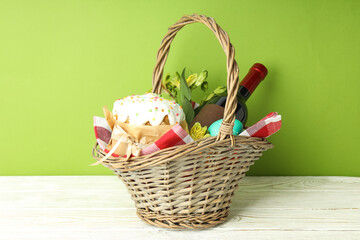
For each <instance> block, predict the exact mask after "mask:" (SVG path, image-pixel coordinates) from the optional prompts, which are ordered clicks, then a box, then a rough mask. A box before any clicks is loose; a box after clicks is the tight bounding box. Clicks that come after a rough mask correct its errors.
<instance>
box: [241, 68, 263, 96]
mask: <svg viewBox="0 0 360 240" xmlns="http://www.w3.org/2000/svg"><path fill="white" fill-rule="evenodd" d="M266 75H267V69H266V68H265V66H264V65H262V64H260V63H255V64H254V65H253V66H252V67H251V68H250V70H249V72H248V74H247V75H246V76H245V77H244V79H243V80H242V81H241V83H240V86H239V91H238V95H240V97H241V98H243V99H244V101H246V100H248V99H249V97H250V96H251V94H252V93H253V92H254V90H255V89H256V87H257V86H258V85H259V84H260V82H261V81H262V80H264V78H265V77H266Z"/></svg>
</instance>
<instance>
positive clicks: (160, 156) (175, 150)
mask: <svg viewBox="0 0 360 240" xmlns="http://www.w3.org/2000/svg"><path fill="white" fill-rule="evenodd" d="M233 140H234V144H231V142H232V139H230V138H225V139H223V140H220V141H218V140H217V137H216V136H214V137H208V138H202V139H199V140H196V141H193V142H190V143H187V144H183V145H179V146H173V147H169V148H165V149H162V150H159V151H156V152H154V153H151V154H147V155H142V156H137V157H135V156H134V157H131V158H129V159H126V158H124V157H113V156H110V157H109V158H107V159H106V160H104V161H103V162H102V164H103V165H112V164H121V163H123V164H125V163H126V164H127V165H128V167H129V168H127V169H126V170H125V169H124V171H132V170H137V169H140V168H143V167H149V166H155V165H159V164H162V163H165V162H169V161H171V160H173V159H176V158H179V157H181V156H184V155H186V154H187V153H190V152H191V153H194V152H199V151H201V150H202V149H206V148H209V147H213V146H217V145H227V146H228V147H229V148H236V146H239V145H247V146H251V147H252V148H254V149H260V150H263V151H265V150H268V149H271V148H273V147H274V145H273V144H271V143H270V142H269V141H268V140H267V139H265V138H259V137H249V136H238V135H233ZM106 154H107V153H105V152H104V151H102V150H101V149H100V148H99V147H98V143H97V142H96V143H95V145H94V147H93V149H92V155H93V158H94V159H95V160H97V161H98V162H99V160H100V159H102V158H103V157H104V156H106ZM155 159H156V160H155ZM141 163H143V164H141ZM107 167H109V166H107Z"/></svg>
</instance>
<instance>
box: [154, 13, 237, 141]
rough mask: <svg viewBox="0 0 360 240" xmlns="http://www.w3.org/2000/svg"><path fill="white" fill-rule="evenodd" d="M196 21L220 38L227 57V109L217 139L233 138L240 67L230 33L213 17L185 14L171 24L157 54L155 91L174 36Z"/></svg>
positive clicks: (156, 91)
mask: <svg viewBox="0 0 360 240" xmlns="http://www.w3.org/2000/svg"><path fill="white" fill-rule="evenodd" d="M195 22H201V23H203V24H205V25H206V26H207V27H208V28H210V29H211V30H212V31H213V32H214V34H215V36H216V37H217V39H218V40H219V42H220V44H221V46H222V48H223V49H224V52H225V54H226V58H227V62H226V65H227V91H228V98H227V101H226V104H225V111H224V117H223V123H222V125H221V127H220V131H219V135H218V137H217V139H216V140H217V141H219V140H223V139H225V138H226V137H227V136H230V137H231V138H232V140H233V137H232V134H233V131H232V129H233V126H234V121H235V110H236V107H237V99H236V94H237V91H238V88H239V67H238V65H237V63H236V61H235V58H234V57H235V49H234V47H233V46H232V44H231V43H230V39H229V36H228V34H227V33H226V32H225V31H224V30H222V29H221V28H220V26H219V25H218V24H217V23H216V22H215V20H214V19H213V18H210V17H206V16H204V15H197V14H192V15H186V16H183V17H182V18H181V19H180V20H179V21H177V22H176V23H175V24H174V25H172V26H170V27H169V29H168V33H167V34H166V35H165V37H164V38H163V40H162V42H161V46H160V49H159V51H158V52H157V56H156V65H155V68H154V72H153V79H152V81H153V82H152V83H153V93H156V94H160V93H161V79H162V76H163V71H164V65H165V62H166V59H167V56H168V54H169V50H170V44H171V42H172V41H173V40H174V37H175V35H176V33H177V32H178V31H180V29H181V28H183V27H184V26H185V25H187V24H190V23H195ZM232 143H233V141H232Z"/></svg>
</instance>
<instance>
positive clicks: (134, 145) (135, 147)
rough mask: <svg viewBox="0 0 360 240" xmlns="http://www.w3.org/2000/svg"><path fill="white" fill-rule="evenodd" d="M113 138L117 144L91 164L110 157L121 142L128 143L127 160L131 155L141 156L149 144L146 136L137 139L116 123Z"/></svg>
mask: <svg viewBox="0 0 360 240" xmlns="http://www.w3.org/2000/svg"><path fill="white" fill-rule="evenodd" d="M111 140H116V144H115V145H114V146H113V147H112V148H111V149H110V151H109V152H108V153H107V154H106V155H105V156H104V157H103V158H102V159H100V160H99V161H97V162H96V163H93V164H91V166H95V165H98V164H100V163H102V162H103V161H105V160H106V159H107V158H109V157H110V156H111V155H112V154H113V153H114V152H115V151H116V149H117V148H118V147H119V145H120V143H126V144H127V149H126V157H125V159H126V160H129V158H130V157H131V156H140V152H141V150H142V149H144V148H146V147H147V146H148V144H146V137H142V138H141V139H140V140H139V141H138V140H137V139H135V138H134V137H133V136H131V135H130V134H128V133H127V132H125V130H124V129H122V128H121V127H120V126H119V125H118V124H116V125H115V126H114V128H113V132H112V134H111Z"/></svg>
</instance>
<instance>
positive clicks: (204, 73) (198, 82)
mask: <svg viewBox="0 0 360 240" xmlns="http://www.w3.org/2000/svg"><path fill="white" fill-rule="evenodd" d="M207 76H208V71H206V70H203V71H202V72H201V73H200V74H199V75H198V78H197V79H196V82H195V86H196V87H198V86H201V85H202V84H203V83H204V82H205V80H206V78H207Z"/></svg>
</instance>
